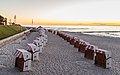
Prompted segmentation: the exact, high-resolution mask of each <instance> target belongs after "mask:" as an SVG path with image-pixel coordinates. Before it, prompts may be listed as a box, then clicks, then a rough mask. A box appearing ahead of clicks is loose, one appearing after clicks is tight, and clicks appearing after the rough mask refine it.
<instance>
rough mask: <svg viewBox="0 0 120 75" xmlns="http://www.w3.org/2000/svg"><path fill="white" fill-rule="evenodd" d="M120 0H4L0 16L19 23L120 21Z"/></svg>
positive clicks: (118, 22)
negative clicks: (14, 19)
mask: <svg viewBox="0 0 120 75" xmlns="http://www.w3.org/2000/svg"><path fill="white" fill-rule="evenodd" d="M119 3H120V1H119V0H50V1H49V0H12V1H10V0H1V1H0V15H2V16H4V17H7V18H8V22H9V19H11V20H12V21H13V17H14V15H16V16H17V20H16V21H17V23H20V24H24V25H27V24H28V25H29V24H32V19H33V21H34V25H40V24H44V25H45V24H51V25H52V24H63V25H64V24H67V25H69V24H71V25H72V24H76V25H78V24H85V25H87V24H91V23H92V24H91V25H94V24H97V23H107V24H108V23H109V24H115V25H119V24H120V14H119V13H120V10H118V9H120V5H119Z"/></svg>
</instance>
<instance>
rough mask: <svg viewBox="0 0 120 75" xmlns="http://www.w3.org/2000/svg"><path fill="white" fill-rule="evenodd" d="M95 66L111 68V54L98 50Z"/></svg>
mask: <svg viewBox="0 0 120 75" xmlns="http://www.w3.org/2000/svg"><path fill="white" fill-rule="evenodd" d="M95 53H96V56H95V63H94V64H95V65H97V66H100V67H103V68H111V67H112V66H111V52H110V51H107V50H102V49H97V50H96V51H95Z"/></svg>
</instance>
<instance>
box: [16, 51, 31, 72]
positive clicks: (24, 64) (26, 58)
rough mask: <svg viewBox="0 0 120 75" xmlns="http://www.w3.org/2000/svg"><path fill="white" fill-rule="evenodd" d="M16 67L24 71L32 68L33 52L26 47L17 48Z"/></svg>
mask: <svg viewBox="0 0 120 75" xmlns="http://www.w3.org/2000/svg"><path fill="white" fill-rule="evenodd" d="M15 56H16V59H15V67H18V69H19V70H20V71H21V72H23V71H29V70H31V53H30V52H28V51H27V50H24V49H17V50H16V52H15Z"/></svg>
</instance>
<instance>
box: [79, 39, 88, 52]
mask: <svg viewBox="0 0 120 75" xmlns="http://www.w3.org/2000/svg"><path fill="white" fill-rule="evenodd" d="M88 45H89V43H87V42H83V41H80V45H79V48H78V51H79V52H82V53H85V50H86V47H87V46H88Z"/></svg>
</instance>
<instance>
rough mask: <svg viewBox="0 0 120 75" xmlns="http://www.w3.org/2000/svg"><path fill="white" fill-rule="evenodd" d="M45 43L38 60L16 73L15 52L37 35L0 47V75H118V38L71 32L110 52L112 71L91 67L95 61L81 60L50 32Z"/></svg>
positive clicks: (119, 54) (70, 46) (72, 49)
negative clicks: (30, 66)
mask: <svg viewBox="0 0 120 75" xmlns="http://www.w3.org/2000/svg"><path fill="white" fill-rule="evenodd" d="M46 34H47V35H48V44H47V46H46V47H45V48H44V50H43V52H42V53H41V54H40V58H39V61H32V70H31V71H29V72H19V70H18V69H17V68H15V67H14V62H15V56H14V53H15V51H16V49H17V48H24V49H27V43H32V42H33V40H34V39H35V37H36V36H38V33H37V32H33V33H31V34H30V35H28V36H27V37H26V39H22V38H20V39H18V40H16V41H14V42H12V43H11V44H7V45H5V46H4V47H2V48H0V75H120V65H119V64H120V58H119V56H120V47H119V44H120V39H119V38H109V37H100V36H92V35H85V34H80V33H70V34H71V35H73V36H78V37H79V38H81V39H83V40H84V41H87V42H89V43H90V44H93V45H96V46H98V48H101V49H106V50H109V51H111V52H112V68H110V69H104V68H101V67H98V66H95V65H94V61H92V60H88V59H86V58H84V54H83V53H80V52H78V49H77V48H74V46H73V45H70V44H69V43H68V42H66V41H65V40H63V39H62V38H60V37H59V36H57V35H54V34H52V33H50V32H47V33H46Z"/></svg>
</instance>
